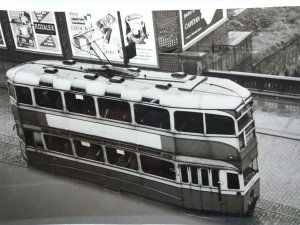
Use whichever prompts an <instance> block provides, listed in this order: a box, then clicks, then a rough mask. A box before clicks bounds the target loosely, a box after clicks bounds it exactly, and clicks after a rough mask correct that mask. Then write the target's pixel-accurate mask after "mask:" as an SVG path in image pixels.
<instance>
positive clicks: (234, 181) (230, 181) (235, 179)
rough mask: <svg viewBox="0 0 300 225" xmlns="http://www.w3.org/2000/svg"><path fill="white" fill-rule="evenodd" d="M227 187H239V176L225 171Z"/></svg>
mask: <svg viewBox="0 0 300 225" xmlns="http://www.w3.org/2000/svg"><path fill="white" fill-rule="evenodd" d="M227 187H228V189H240V183H239V176H238V175H237V174H235V173H227Z"/></svg>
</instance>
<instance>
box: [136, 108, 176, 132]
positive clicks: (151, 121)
mask: <svg viewBox="0 0 300 225" xmlns="http://www.w3.org/2000/svg"><path fill="white" fill-rule="evenodd" d="M134 113H135V122H136V123H138V124H141V125H146V126H150V127H157V128H162V129H170V115H169V112H168V110H166V109H162V108H158V107H152V106H146V105H139V104H136V105H134Z"/></svg>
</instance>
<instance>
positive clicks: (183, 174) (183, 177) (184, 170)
mask: <svg viewBox="0 0 300 225" xmlns="http://www.w3.org/2000/svg"><path fill="white" fill-rule="evenodd" d="M180 170H181V181H182V182H183V183H188V182H189V177H188V170H187V166H181V167H180Z"/></svg>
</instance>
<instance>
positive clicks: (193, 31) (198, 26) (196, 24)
mask: <svg viewBox="0 0 300 225" xmlns="http://www.w3.org/2000/svg"><path fill="white" fill-rule="evenodd" d="M226 20H227V12H226V10H225V9H198V10H181V12H180V21H181V37H182V49H183V50H186V49H187V48H189V47H190V46H191V45H193V44H195V43H196V42H197V41H199V40H200V39H201V38H203V37H204V36H205V35H207V34H208V33H210V32H211V31H212V30H213V29H215V28H216V27H217V26H219V25H220V24H222V23H223V22H225V21H226Z"/></svg>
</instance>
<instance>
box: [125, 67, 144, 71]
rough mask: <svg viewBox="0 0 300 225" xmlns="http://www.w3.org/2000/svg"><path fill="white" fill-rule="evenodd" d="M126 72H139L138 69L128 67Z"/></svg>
mask: <svg viewBox="0 0 300 225" xmlns="http://www.w3.org/2000/svg"><path fill="white" fill-rule="evenodd" d="M127 70H128V71H131V72H141V70H140V69H139V68H136V67H129V68H127Z"/></svg>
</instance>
